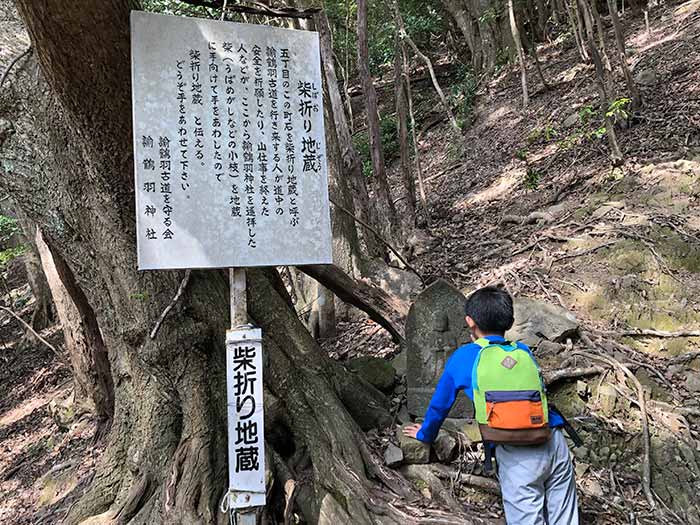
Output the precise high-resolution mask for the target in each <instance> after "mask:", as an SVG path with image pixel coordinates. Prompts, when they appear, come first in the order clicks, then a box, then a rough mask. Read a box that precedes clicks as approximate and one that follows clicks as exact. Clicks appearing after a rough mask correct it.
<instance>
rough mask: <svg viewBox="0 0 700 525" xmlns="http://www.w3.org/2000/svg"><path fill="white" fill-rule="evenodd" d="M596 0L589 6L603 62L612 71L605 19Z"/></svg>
mask: <svg viewBox="0 0 700 525" xmlns="http://www.w3.org/2000/svg"><path fill="white" fill-rule="evenodd" d="M596 4H597V2H596V1H592V2H591V3H590V4H589V6H590V9H591V13H592V14H593V20H594V21H595V25H596V28H597V31H598V48H599V49H600V52H601V55H602V57H603V63H604V64H605V69H606V70H608V71H612V65H611V64H610V57H609V56H608V51H607V47H606V45H605V33H604V32H603V20H602V19H601V18H600V13H599V12H598V6H597V5H596Z"/></svg>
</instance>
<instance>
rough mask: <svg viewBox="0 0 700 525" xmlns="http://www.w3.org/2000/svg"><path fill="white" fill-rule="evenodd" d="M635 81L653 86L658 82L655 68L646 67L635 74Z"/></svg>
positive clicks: (641, 84)
mask: <svg viewBox="0 0 700 525" xmlns="http://www.w3.org/2000/svg"><path fill="white" fill-rule="evenodd" d="M634 80H635V82H636V83H637V84H639V85H640V86H647V87H648V86H653V85H654V84H656V81H657V78H656V72H655V71H654V70H653V69H645V70H644V71H640V72H639V73H637V75H636V76H635V79H634Z"/></svg>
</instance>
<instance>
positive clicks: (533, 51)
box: [529, 20, 551, 90]
mask: <svg viewBox="0 0 700 525" xmlns="http://www.w3.org/2000/svg"><path fill="white" fill-rule="evenodd" d="M529 22H530V25H532V20H529ZM530 53H531V54H532V57H533V58H534V59H535V71H537V76H538V77H540V80H541V81H542V86H543V87H544V89H545V90H549V89H551V86H550V85H549V83H548V82H547V80H546V79H545V78H544V74H543V73H542V66H541V64H540V58H539V56H537V42H535V41H534V39H533V40H532V43H531V47H530Z"/></svg>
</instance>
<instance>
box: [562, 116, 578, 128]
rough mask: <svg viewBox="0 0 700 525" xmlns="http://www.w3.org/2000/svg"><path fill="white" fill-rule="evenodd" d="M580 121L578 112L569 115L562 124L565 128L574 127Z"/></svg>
mask: <svg viewBox="0 0 700 525" xmlns="http://www.w3.org/2000/svg"><path fill="white" fill-rule="evenodd" d="M578 123H579V117H578V113H572V114H571V115H569V116H568V117H566V118H565V119H564V122H563V123H562V125H563V126H564V127H565V128H573V127H574V126H575V125H576V124H578Z"/></svg>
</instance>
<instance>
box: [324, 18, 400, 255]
mask: <svg viewBox="0 0 700 525" xmlns="http://www.w3.org/2000/svg"><path fill="white" fill-rule="evenodd" d="M314 22H315V26H316V30H317V31H318V35H319V42H320V47H321V63H322V65H323V73H324V76H325V79H326V88H327V89H328V97H329V100H330V106H331V111H332V114H333V120H334V122H335V129H336V133H337V136H338V146H339V148H340V153H341V158H342V161H343V174H344V176H347V177H348V179H349V181H350V185H351V186H352V190H353V191H352V194H353V195H352V196H353V200H354V203H355V209H356V210H357V213H358V215H359V217H360V218H361V219H362V220H363V221H365V222H366V223H367V224H371V225H373V226H376V225H377V216H376V213H375V211H374V207H373V206H372V205H371V203H370V199H369V193H368V191H367V182H366V180H365V177H364V175H363V174H362V162H361V161H360V157H359V155H358V154H357V151H356V150H355V146H354V145H353V143H352V134H351V133H350V127H349V126H348V121H347V118H346V116H345V111H344V109H343V100H342V97H341V96H340V90H339V89H338V77H337V76H336V73H335V64H334V60H333V42H332V39H331V31H330V27H329V25H328V18H327V17H326V15H325V12H324V11H319V12H318V13H316V14H315V15H314ZM362 239H363V240H364V243H365V246H366V248H367V253H368V255H369V256H370V257H382V258H383V257H384V255H385V254H386V250H385V249H384V247H383V246H382V245H381V244H380V243H379V242H378V241H377V240H376V239H375V238H374V236H373V235H363V236H362Z"/></svg>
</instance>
